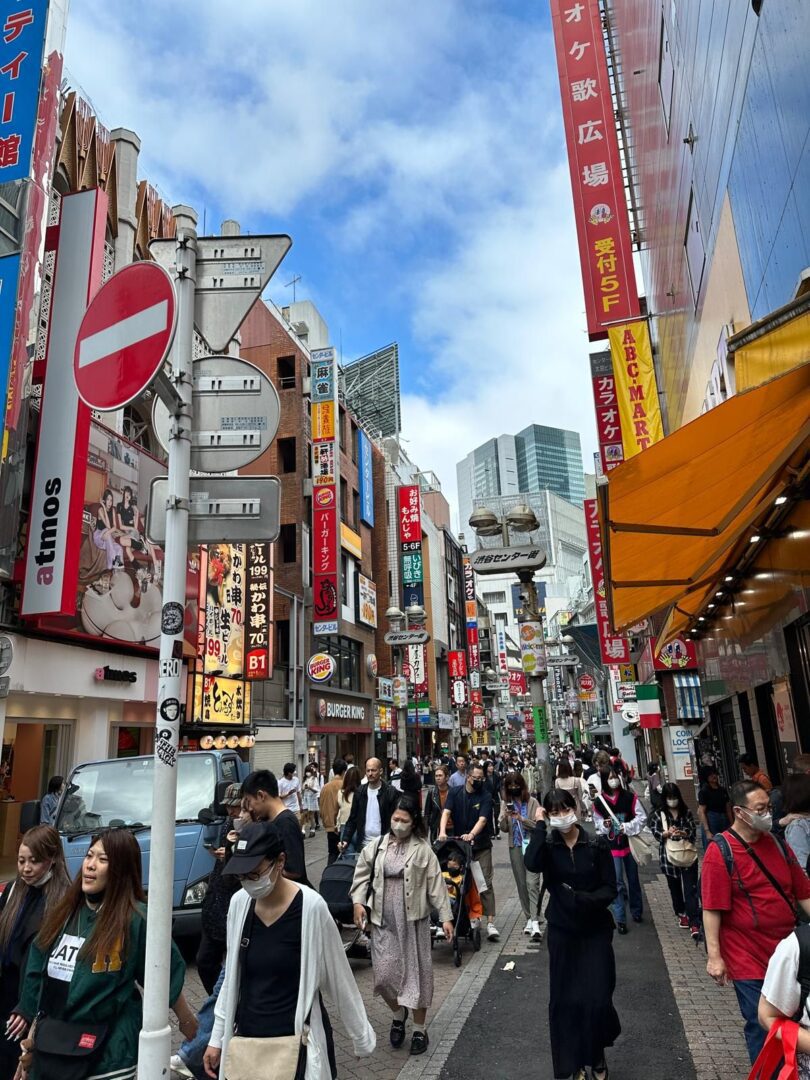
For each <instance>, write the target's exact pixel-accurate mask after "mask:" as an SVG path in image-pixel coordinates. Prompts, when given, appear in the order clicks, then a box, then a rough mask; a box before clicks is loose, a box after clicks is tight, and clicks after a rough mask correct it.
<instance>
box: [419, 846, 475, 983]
mask: <svg viewBox="0 0 810 1080" xmlns="http://www.w3.org/2000/svg"><path fill="white" fill-rule="evenodd" d="M433 850H434V851H435V852H436V856H437V858H438V860H439V865H440V866H441V868H442V873H446V872H447V864H448V861H449V859H450V856H451V855H457V856H459V858H460V861H461V882H460V884H459V887H458V895H457V896H455V897H454V896H451V897H450V912H451V919H452V922H453V930H454V933H453V942H452V944H453V963H454V964H455V965H456V967H461V939H462V938H465V939H466V940H467V941H470V942H472V947H473V949H474V950H475V951H476V952H478V950H479V949H480V948H481V927H480V926H475V927H473V926H471V925H470V917H469V915H468V913H467V893H468V892H469V891H470V886H471V885H472V861H473V850H472V845H471V844H468V843H467V841H466V840H458V839H456V838H454V837H450V838H449V839H447V840H437V841H436V843H435V844H434V845H433ZM444 940H445V939H444V934H443V932H442V928H441V925H440V924H439V916H438V913H437V912H435V911H432V912H431V927H430V947H431V949H432V948H433V947H434V945H435V944H436V942H437V941H444Z"/></svg>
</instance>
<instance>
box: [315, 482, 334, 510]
mask: <svg viewBox="0 0 810 1080" xmlns="http://www.w3.org/2000/svg"><path fill="white" fill-rule="evenodd" d="M312 497H313V498H314V500H315V505H316V506H320V507H321V508H324V507H327V506H334V503H335V489H334V488H333V487H318V488H315V490H314V491H313V493H312Z"/></svg>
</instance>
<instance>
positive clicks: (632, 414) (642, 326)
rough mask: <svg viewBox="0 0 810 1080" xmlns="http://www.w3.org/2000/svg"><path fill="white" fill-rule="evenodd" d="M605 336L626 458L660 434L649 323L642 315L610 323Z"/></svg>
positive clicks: (656, 438) (660, 425)
mask: <svg viewBox="0 0 810 1080" xmlns="http://www.w3.org/2000/svg"><path fill="white" fill-rule="evenodd" d="M608 340H609V341H610V353H611V356H612V358H613V374H614V378H615V380H616V402H617V405H618V409H619V415H620V417H621V432H622V443H623V445H624V457H625V460H627V458H631V457H635V455H636V454H640V453H641V451H642V450H646V449H647V447H648V446H651V445H652V444H653V443H656V442H659V441H660V440H661V439H663V437H664V426H663V423H662V421H661V408H660V405H659V403H658V384H657V382H656V378H655V368H654V366H653V355H652V344H651V343H650V331H649V327H648V326H647V323H646V322H645V321H644V320H643V319H642V320H641V321H639V322H632V323H626V324H624V325H623V326H611V328H610V330H608Z"/></svg>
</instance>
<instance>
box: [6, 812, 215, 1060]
mask: <svg viewBox="0 0 810 1080" xmlns="http://www.w3.org/2000/svg"><path fill="white" fill-rule="evenodd" d="M143 901H144V893H143V888H142V886H141V849H140V848H139V847H138V841H137V840H136V839H135V837H134V836H133V835H132V833H131V832H129V831H128V830H126V829H111V830H110V831H109V832H106V833H104V834H103V836H96V837H94V838H93V842H92V844H91V845H90V850H89V851H88V852H87V854H86V855H85V857H84V862H83V863H82V869H81V873H80V874H78V875H77V877H76V879H75V881H74V882H73V884H72V885H71V886H70V888H69V889H68V891H67V892H66V893H65V895H64V896H63V897H62V899H61V901H60V902H59V903H58V904H56V905H54V907H53V910H52V911H51V912H50V913H49V914H48V915H47V917H46V918H45V920H44V921H43V924H42V929H41V930H40V932H39V936H38V937H37V939H36V941H35V942H34V944H33V945H32V946H31V951H30V953H29V957H28V966H27V968H26V972H25V978H24V979H23V985H22V995H21V998H20V1003H19V1005H18V1007H17V1009H16V1012H15V1014H13V1015H12V1018H11V1019H12V1024H11V1026H10V1030H13V1031H15V1032H16V1031H19V1030H22V1029H24V1028H25V1027H26V1026H27V1025H28V1024H29V1023H30V1022H31V1021H32V1020H33V1019H34V1017H37V1021H36V1024H35V1026H34V1027H33V1029H32V1032H31V1034H30V1036H29V1038H28V1039H26V1040H24V1041H23V1043H22V1048H23V1051H24V1056H23V1068H24V1074H25V1075H26V1076H27V1077H28V1078H29V1080H58V1077H59V1076H60V1075H62V1073H63V1072H68V1074H69V1070H70V1069H71V1068H73V1069H75V1068H76V1063H77V1060H78V1059H77V1057H76V1056H73V1055H70V1054H69V1053H66V1050H67V1048H68V1047H80V1046H81V1047H82V1048H84V1049H85V1050H87V1049H89V1048H92V1052H91V1053H90V1054H89V1055H88V1056H87V1057H85V1058H84V1062H85V1063H86V1066H87V1070H88V1071H87V1072H85V1073H83V1074H82V1075H83V1076H85V1077H87V1078H88V1080H100V1078H102V1077H114V1078H115V1080H134V1077H135V1074H136V1071H137V1061H138V1033H139V1032H140V1029H141V1024H142V1012H143V1009H142V999H141V992H140V989H139V987H142V986H143V981H144V963H145V954H146V907H145V905H144V902H143ZM184 975H185V964H184V963H183V959H182V957H181V956H180V953H179V952H178V950H177V947H176V946H175V945H174V944H173V945H172V955H171V987H170V994H169V1000H170V1002H171V1003H172V1009H173V1010H174V1012H175V1013H176V1014H177V1017H178V1019H179V1020H180V1030H181V1031H182V1032H183V1034H184V1035H185V1036H186V1037H187V1038H190V1037H191V1036H193V1034H194V1032H195V1031H196V1026H197V1022H196V1019H195V1017H194V1014H193V1013H192V1011H191V1009H190V1008H189V1006H188V1005H187V1004H186V1001H185V998H184V997H183V993H182V990H183V978H184Z"/></svg>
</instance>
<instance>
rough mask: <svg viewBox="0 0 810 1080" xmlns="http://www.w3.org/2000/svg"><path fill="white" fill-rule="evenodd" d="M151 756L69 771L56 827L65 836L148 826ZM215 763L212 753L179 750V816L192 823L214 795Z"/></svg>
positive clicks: (103, 762)
mask: <svg viewBox="0 0 810 1080" xmlns="http://www.w3.org/2000/svg"><path fill="white" fill-rule="evenodd" d="M154 776H155V761H154V758H152V757H148V758H146V757H142V758H120V759H119V760H117V761H96V762H92V763H91V764H88V765H81V766H79V768H78V769H76V771H75V772H74V773H73V775H72V776H71V778H70V782H69V785H68V791H67V794H66V796H65V798H64V800H63V802H62V806H61V808H60V810H59V817H58V818H57V821H56V827H57V829H58V830H59V832H61V833H64V834H66V835H68V836H70V835H76V834H78V833H92V832H95V831H96V830H97V829H106V828H110V827H115V826H121V825H128V826H130V827H137V826H148V825H151V824H152V786H153V783H154ZM216 779H217V766H216V758H215V757H214V756H213V755H212V754H179V755H178V758H177V815H176V817H177V820H178V821H196V819H197V815H198V814H199V812H200V810H202V809H203V808H204V807H206V806H211V805H212V804H213V802H214V798H215V795H216Z"/></svg>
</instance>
